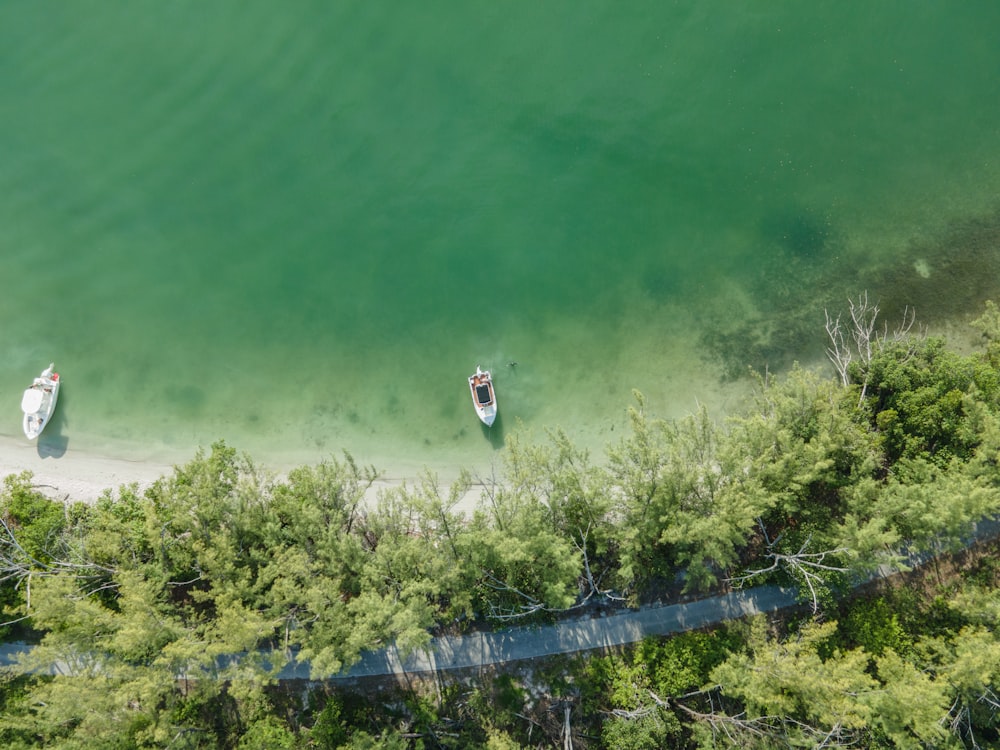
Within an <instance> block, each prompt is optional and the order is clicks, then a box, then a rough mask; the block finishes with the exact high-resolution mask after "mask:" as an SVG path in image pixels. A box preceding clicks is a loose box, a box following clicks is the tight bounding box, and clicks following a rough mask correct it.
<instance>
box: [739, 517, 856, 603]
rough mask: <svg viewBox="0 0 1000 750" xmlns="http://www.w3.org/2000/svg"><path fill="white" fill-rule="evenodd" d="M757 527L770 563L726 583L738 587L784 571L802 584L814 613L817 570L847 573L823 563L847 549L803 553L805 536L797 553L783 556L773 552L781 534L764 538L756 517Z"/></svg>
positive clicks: (838, 567)
mask: <svg viewBox="0 0 1000 750" xmlns="http://www.w3.org/2000/svg"><path fill="white" fill-rule="evenodd" d="M757 524H758V525H759V526H760V529H761V531H762V532H763V534H764V540H765V542H766V543H767V549H768V553H767V554H766V555H765V556H764V557H765V558H766V559H769V560H771V564H770V565H768V566H767V567H764V568H758V569H756V570H751V571H748V572H746V573H744V574H743V575H740V576H734V577H732V578H728V579H726V580H727V581H728V582H729V583H731V584H732V585H733V586H736V587H737V588H741V587H743V586H744V585H745V584H746V583H748V582H749V581H750V580H752V579H754V578H756V577H758V576H762V575H766V574H767V573H773V572H774V571H776V570H784V571H785V572H787V573H789V574H791V575H792V576H794V577H795V578H796V579H799V580H802V581H804V582H805V584H806V586H808V588H809V593H810V595H811V597H812V610H813V612H814V613H815V612H817V611H818V610H819V592H818V591H817V590H816V585H817V584H822V583H823V577H822V575H821V573H820V571H828V572H832V573H845V572H847V568H843V567H840V566H838V565H829V564H827V563H826V559H827V557H830V556H832V555H838V554H842V553H844V552H848V549H847V547H837V548H836V549H828V550H823V551H822V552H806V550H807V549H808V547H809V544H810V542H812V534H810V535H809V536H808V537H806V540H805V541H804V542H803V543H802V546H801V547H799V549H798V551H797V552H793V553H792V554H785V553H782V552H778V551H777V544H778V542H779V541H780V540H781V536H782V535H781V534H779V535H778V536H777V537H776V538H775V539H774V540H773V541H772V540H771V539H769V538H768V534H767V530H766V529H765V527H764V523H763V521H762V520H761V519H759V518H758V519H757Z"/></svg>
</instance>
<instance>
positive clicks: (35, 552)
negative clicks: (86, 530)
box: [0, 471, 67, 564]
mask: <svg viewBox="0 0 1000 750" xmlns="http://www.w3.org/2000/svg"><path fill="white" fill-rule="evenodd" d="M31 479H32V474H31V472H28V471H25V472H22V473H20V474H17V475H15V474H11V475H9V476H7V477H5V478H4V481H3V491H2V492H0V518H2V519H3V522H4V523H5V524H6V525H7V526H8V528H10V530H11V531H12V532H13V533H14V534H15V535H16V537H17V541H18V544H19V545H20V546H21V548H22V549H23V551H24V553H25V555H27V561H28V562H29V564H34V563H48V562H51V561H52V560H53V558H54V557H58V556H59V553H60V552H61V549H59V547H60V545H61V542H62V541H63V540H62V539H61V537H60V535H61V532H62V531H63V529H64V528H65V526H66V519H67V508H66V506H65V505H64V504H63V503H60V502H56V501H54V500H49V499H48V498H47V497H45V496H44V495H42V494H41V493H40V492H38V491H37V490H36V489H35V488H34V487H32V485H31Z"/></svg>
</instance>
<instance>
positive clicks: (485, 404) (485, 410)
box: [469, 365, 497, 427]
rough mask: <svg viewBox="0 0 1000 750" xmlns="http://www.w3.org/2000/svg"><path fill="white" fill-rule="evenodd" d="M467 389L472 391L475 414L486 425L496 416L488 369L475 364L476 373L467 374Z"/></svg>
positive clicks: (495, 398)
mask: <svg viewBox="0 0 1000 750" xmlns="http://www.w3.org/2000/svg"><path fill="white" fill-rule="evenodd" d="M469 390H470V391H472V404H473V406H475V407H476V414H478V415H479V418H480V419H481V420H482V422H483V424H484V425H486V426H487V427H489V426H491V425H492V424H493V420H494V419H496V418H497V394H496V393H495V392H494V391H493V378H492V376H491V375H490V371H489V370H486V371H485V372H484V371H482V370H480V369H479V365H476V374H475V375H470V376H469Z"/></svg>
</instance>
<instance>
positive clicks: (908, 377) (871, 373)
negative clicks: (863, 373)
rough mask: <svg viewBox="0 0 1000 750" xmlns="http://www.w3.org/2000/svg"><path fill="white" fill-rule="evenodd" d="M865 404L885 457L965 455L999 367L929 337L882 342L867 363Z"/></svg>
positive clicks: (997, 388) (940, 459) (991, 397)
mask: <svg viewBox="0 0 1000 750" xmlns="http://www.w3.org/2000/svg"><path fill="white" fill-rule="evenodd" d="M867 378H868V382H869V388H868V396H867V399H868V403H869V408H870V409H871V413H872V418H873V426H874V427H875V428H876V429H877V430H878V431H879V433H881V435H882V436H883V440H884V443H883V444H884V446H885V451H886V453H887V456H888V459H889V461H890V462H896V461H899V460H901V459H924V460H929V461H934V462H935V463H938V464H939V465H942V466H943V465H947V464H948V463H949V462H950V461H951V459H952V458H959V459H961V460H968V459H969V458H970V457H971V455H972V452H973V451H974V450H975V448H976V446H977V445H978V442H979V432H980V430H979V420H980V419H981V408H980V405H981V404H989V405H993V404H995V403H996V399H997V395H998V392H1000V372H998V370H997V369H996V367H994V366H992V365H991V364H990V363H989V361H988V360H987V359H984V358H983V357H981V356H977V355H969V356H960V355H958V354H955V353H953V352H950V351H948V350H947V349H946V348H945V344H944V341H943V340H942V339H937V338H928V339H924V340H922V341H912V340H908V341H905V342H897V343H894V344H891V345H887V346H885V347H883V348H881V349H879V350H878V352H877V353H876V355H875V356H874V357H873V358H872V360H871V362H870V363H869V367H868V372H867Z"/></svg>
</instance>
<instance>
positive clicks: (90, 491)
mask: <svg viewBox="0 0 1000 750" xmlns="http://www.w3.org/2000/svg"><path fill="white" fill-rule="evenodd" d="M42 440H43V442H42V443H41V444H36V443H33V442H28V441H27V440H26V439H24V438H20V439H18V438H15V437H9V436H2V437H0V474H2V475H3V476H4V477H7V476H8V475H10V474H20V473H21V472H23V471H30V472H31V473H32V475H33V484H34V485H35V486H36V487H37V488H38V489H39V490H40V491H41V492H42V493H43V494H44V495H46V496H47V497H51V498H53V499H57V500H64V501H65V500H70V501H80V502H94V501H96V500H97V499H98V498H99V497H100V496H101V495H102V494H103V493H104V492H105V491H106V490H113V489H117V488H118V487H120V486H122V485H129V484H132V483H137V484H138V485H139V486H140V487H143V488H144V487H148V486H149V485H151V484H152V483H153V482H155V481H156V480H157V479H159V478H160V477H161V476H164V475H166V474H169V473H170V472H171V471H172V470H173V466H172V465H170V464H167V463H157V462H154V461H131V460H127V459H122V458H109V457H105V456H100V455H94V454H90V453H85V452H82V451H75V450H66V451H65V452H63V453H62V454H61V455H53V452H52V451H51V450H49V449H47V447H46V445H47V444H46V443H45V442H44V435H43V437H42ZM192 455H194V452H193V451H192Z"/></svg>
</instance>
